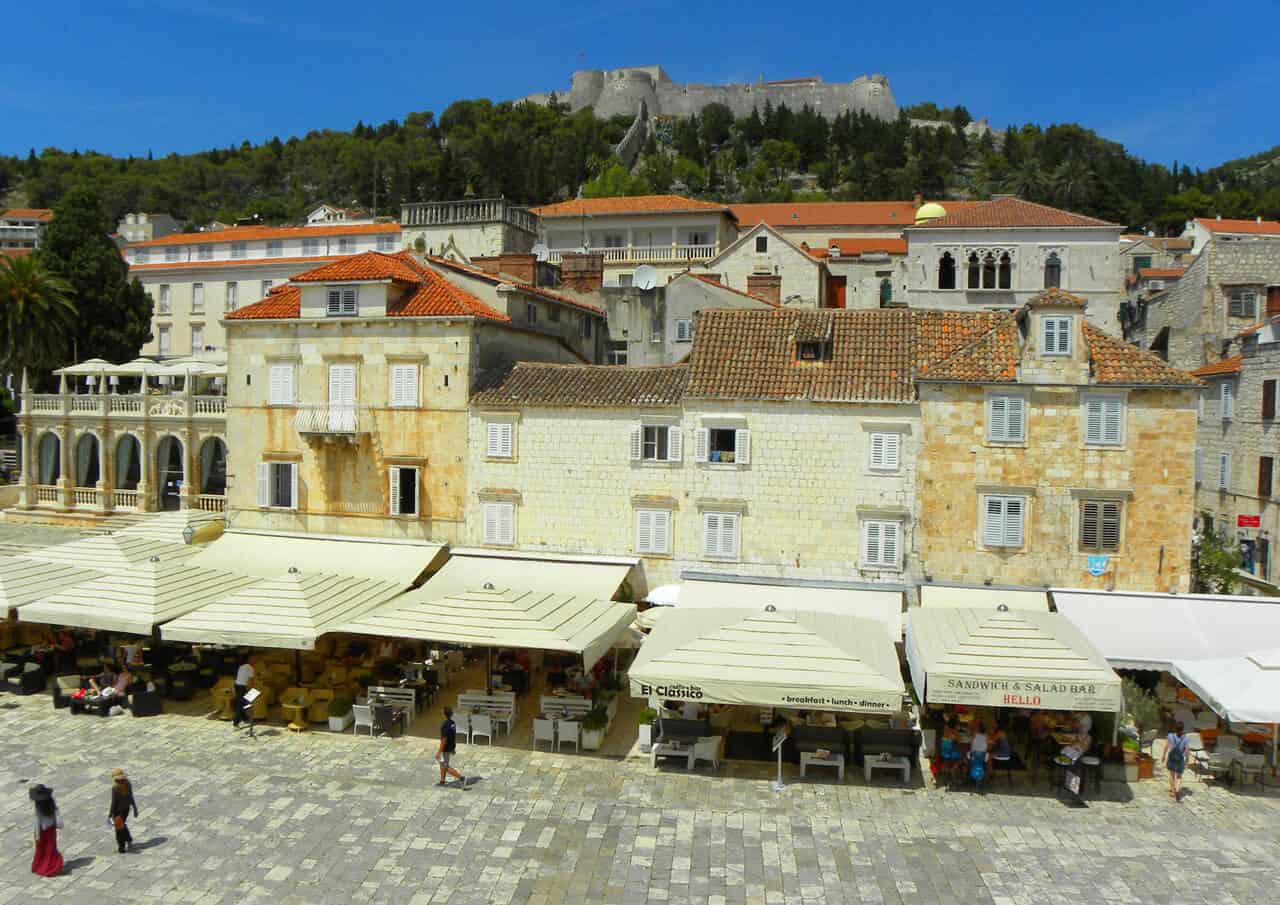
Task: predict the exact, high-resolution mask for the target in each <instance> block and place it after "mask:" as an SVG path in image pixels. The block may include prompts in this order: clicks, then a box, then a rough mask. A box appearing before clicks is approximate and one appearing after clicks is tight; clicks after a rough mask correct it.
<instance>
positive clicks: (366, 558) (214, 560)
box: [192, 531, 444, 590]
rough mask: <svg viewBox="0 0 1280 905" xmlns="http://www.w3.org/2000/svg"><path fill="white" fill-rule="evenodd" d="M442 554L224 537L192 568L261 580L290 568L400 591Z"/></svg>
mask: <svg viewBox="0 0 1280 905" xmlns="http://www.w3.org/2000/svg"><path fill="white" fill-rule="evenodd" d="M443 549H444V544H438V543H430V542H425V541H394V540H385V539H381V538H378V539H374V538H368V539H365V538H356V537H330V536H326V535H315V534H312V535H296V534H275V533H271V532H267V531H227V532H226V533H224V534H223V535H222V537H220V538H218V539H217V540H215V541H213V542H212V543H210V544H209V545H208V546H206V547H203V548H202V549H201V550H200V553H199V555H198V556H197V557H196V558H195V559H193V560H192V565H196V566H200V567H201V568H206V569H224V570H226V571H229V572H241V573H243V574H245V575H256V576H258V577H260V578H279V577H280V576H283V575H288V574H289V570H290V569H291V568H293V569H297V570H298V571H299V572H301V573H303V574H311V573H325V574H331V575H349V576H352V577H355V578H373V579H377V580H380V581H382V580H385V581H393V582H395V583H397V584H399V585H400V589H401V590H404V589H405V588H407V587H409V586H410V585H411V584H413V583H414V582H415V581H416V580H417V579H418V577H419V576H420V575H421V574H422V573H423V571H425V570H426V569H427V567H428V566H430V565H431V564H432V563H433V562H434V561H435V560H436V558H437V557H438V556H440V553H441V551H442V550H443Z"/></svg>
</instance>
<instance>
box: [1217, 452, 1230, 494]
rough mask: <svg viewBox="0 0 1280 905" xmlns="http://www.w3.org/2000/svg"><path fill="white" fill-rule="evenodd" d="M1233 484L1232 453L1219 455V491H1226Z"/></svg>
mask: <svg viewBox="0 0 1280 905" xmlns="http://www.w3.org/2000/svg"><path fill="white" fill-rule="evenodd" d="M1230 482H1231V453H1218V489H1219V490H1226V489H1227V485H1228V484H1229V483H1230Z"/></svg>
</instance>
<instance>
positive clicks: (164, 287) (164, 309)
mask: <svg viewBox="0 0 1280 905" xmlns="http://www.w3.org/2000/svg"><path fill="white" fill-rule="evenodd" d="M156 313H157V314H168V313H169V285H168V284H167V283H161V284H160V309H159V310H158V311H157V312H156Z"/></svg>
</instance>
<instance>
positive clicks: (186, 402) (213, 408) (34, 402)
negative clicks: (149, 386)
mask: <svg viewBox="0 0 1280 905" xmlns="http://www.w3.org/2000/svg"><path fill="white" fill-rule="evenodd" d="M21 414H22V415H30V416H32V420H34V421H44V420H46V419H48V418H58V419H61V418H71V419H73V420H74V419H81V418H84V419H89V418H94V419H100V420H102V419H105V420H108V421H110V420H114V419H120V420H124V419H127V420H132V421H139V420H142V421H146V420H151V419H157V420H165V419H188V418H190V419H201V420H214V421H225V420H226V417H227V397H226V396H187V395H183V394H169V395H155V394H151V393H147V394H141V393H133V394H128V395H123V394H121V395H117V394H114V393H81V394H76V393H63V394H58V393H31V394H28V395H27V396H25V397H24V398H23V406H22V411H21Z"/></svg>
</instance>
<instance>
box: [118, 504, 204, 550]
mask: <svg viewBox="0 0 1280 905" xmlns="http://www.w3.org/2000/svg"><path fill="white" fill-rule="evenodd" d="M134 519H135V520H134V521H133V523H132V524H130V525H129V526H128V527H127V528H121V529H120V530H119V531H115V532H113V534H114V535H116V536H119V537H146V538H150V539H151V540H155V541H162V542H165V543H170V544H185V543H186V540H185V539H184V538H183V536H182V532H183V531H184V530H186V529H187V528H190V529H191V531H192V537H193V541H194V542H197V543H198V542H200V541H201V540H210V539H211V537H212V536H216V535H217V534H219V533H221V531H222V530H223V529H222V526H223V525H225V524H226V522H225V517H224V516H223V514H222V513H221V512H204V511H203V510H200V509H177V510H175V511H173V512H155V513H151V512H148V513H141V514H139V515H137V516H135V517H134Z"/></svg>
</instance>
